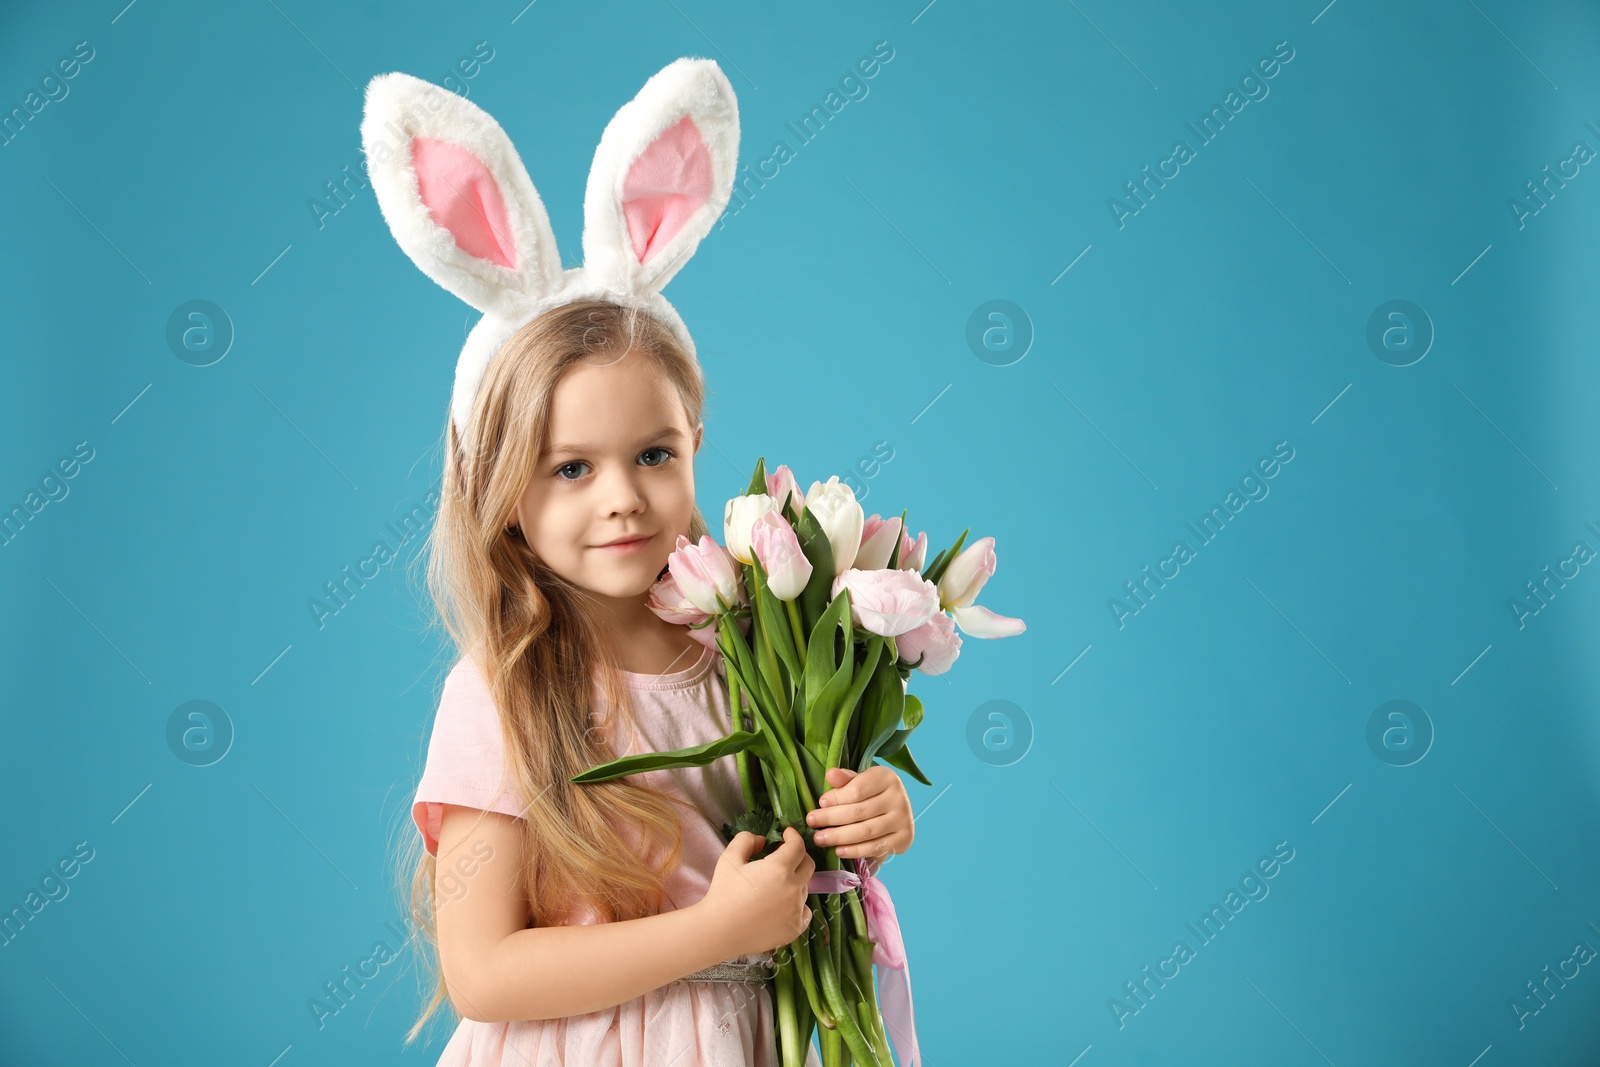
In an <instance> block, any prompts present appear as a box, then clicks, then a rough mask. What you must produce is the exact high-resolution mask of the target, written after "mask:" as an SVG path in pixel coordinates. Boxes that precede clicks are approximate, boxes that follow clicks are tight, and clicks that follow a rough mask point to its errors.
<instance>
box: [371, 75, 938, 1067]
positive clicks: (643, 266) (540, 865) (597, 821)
mask: <svg viewBox="0 0 1600 1067" xmlns="http://www.w3.org/2000/svg"><path fill="white" fill-rule="evenodd" d="M362 139H363V144H364V147H365V149H366V152H367V156H368V161H369V174H370V175H371V178H372V185H373V188H374V191H375V192H376V194H377V198H378V202H379V206H380V207H381V209H382V211H383V214H384V218H385V220H386V221H387V222H388V223H389V226H390V229H391V231H392V232H393V233H394V235H395V237H396V239H397V241H398V242H399V244H400V245H401V247H402V248H403V249H404V250H405V251H406V252H407V254H408V255H410V256H411V258H412V259H413V261H414V262H416V263H417V265H418V266H419V267H421V268H422V269H423V270H424V272H425V273H427V274H428V275H429V276H430V277H432V278H433V279H434V280H435V281H438V282H439V283H440V284H441V285H443V286H445V287H446V288H448V289H450V290H451V291H452V292H455V293H457V295H460V296H462V297H463V299H466V300H468V301H469V302H470V303H472V304H473V305H474V306H476V307H479V308H481V309H482V310H483V312H484V315H483V318H482V319H481V320H480V321H479V323H478V325H477V326H476V327H475V328H474V329H473V331H472V334H471V335H470V336H469V338H468V340H467V344H466V347H465V348H464V349H463V351H462V354H461V357H460V359H459V360H458V362H457V367H456V379H455V387H454V392H453V395H452V401H451V417H450V420H449V423H448V426H447V429H446V440H445V451H444V464H443V484H442V487H441V494H440V505H439V510H438V513H437V515H436V517H435V524H434V529H433V532H432V534H431V537H430V541H429V556H428V583H429V586H430V590H431V591H432V593H433V596H434V598H435V601H436V603H437V605H438V607H439V615H440V619H441V620H442V622H443V624H444V626H445V628H446V629H447V630H448V632H449V635H450V637H451V638H452V639H453V641H454V642H455V645H456V647H457V648H458V649H459V650H461V653H462V655H461V657H460V659H459V661H458V662H457V663H456V664H455V665H454V667H453V669H452V670H451V671H450V672H449V675H448V677H447V678H446V680H445V682H444V686H443V691H442V693H441V696H440V700H439V707H438V712H437V715H436V717H435V721H434V726H433V732H432V736H431V739H430V741H429V744H428V753H427V760H426V764H425V766H424V769H423V773H422V777H421V781H420V783H419V784H418V787H417V791H416V796H415V800H414V804H413V806H412V816H413V819H414V820H415V822H416V825H417V829H418V831H419V836H418V838H416V839H413V840H412V842H411V848H412V855H413V858H414V866H413V870H412V876H411V879H410V901H409V906H410V910H411V912H412V915H413V916H414V917H415V918H416V920H417V922H418V924H419V926H420V927H421V928H422V930H423V931H424V932H425V933H426V934H427V936H428V939H429V941H430V942H431V943H433V944H434V945H435V946H436V948H437V953H438V965H439V975H438V979H439V980H438V982H437V983H436V985H435V988H434V992H433V996H432V999H431V1001H430V1003H429V1004H428V1005H427V1006H426V1008H425V1009H424V1011H423V1013H422V1016H421V1018H419V1019H418V1021H417V1023H416V1025H415V1026H414V1027H413V1028H412V1030H411V1032H410V1038H415V1036H416V1035H417V1033H418V1032H420V1030H421V1028H422V1026H423V1024H424V1023H425V1022H426V1020H427V1019H428V1018H429V1017H430V1016H431V1015H432V1014H433V1012H434V1011H436V1010H437V1009H438V1008H439V1006H440V1005H441V1004H442V1003H443V1002H444V1001H445V1000H446V999H448V1000H449V1002H450V1004H451V1006H452V1007H453V1008H454V1009H455V1011H456V1013H457V1014H458V1015H460V1016H461V1017H462V1021H461V1023H460V1025H459V1026H458V1028H457V1029H456V1031H455V1033H454V1035H453V1036H452V1037H451V1039H450V1041H449V1043H448V1045H447V1046H446V1048H445V1051H444V1054H443V1057H442V1058H441V1060H440V1061H439V1062H440V1064H441V1065H444V1067H463V1065H470V1067H487V1065H500V1064H505V1065H516V1067H521V1065H524V1064H525V1065H528V1067H561V1065H566V1067H722V1065H735V1064H753V1065H756V1067H775V1065H774V1062H773V1061H774V1056H773V1050H775V1048H776V1046H777V1041H776V1037H775V1033H774V1029H773V1027H774V1021H773V1014H774V1013H773V1003H772V999H771V996H770V993H769V990H768V987H767V981H768V979H769V978H770V976H771V974H772V963H773V951H774V950H775V949H777V948H779V947H781V946H784V945H787V944H789V943H790V942H791V941H793V940H794V939H795V938H796V937H798V936H800V935H801V934H802V933H804V932H805V931H806V930H807V927H808V924H809V923H810V920H811V910H810V908H809V907H807V904H806V900H807V889H808V883H809V881H810V879H811V875H812V873H813V871H814V870H815V862H814V861H813V859H812V858H811V857H810V855H808V853H807V852H806V849H805V846H804V842H803V839H802V837H801V835H800V834H799V833H798V832H797V831H795V830H794V829H793V828H790V829H787V830H786V831H785V832H784V840H783V844H782V845H781V846H779V847H778V848H777V849H776V850H775V851H774V852H773V853H772V854H771V855H769V856H766V857H764V858H762V859H759V860H757V859H753V857H754V856H755V855H756V854H757V853H758V852H759V851H760V850H761V848H762V847H763V845H764V842H763V840H762V839H761V838H758V837H757V836H756V835H754V834H749V833H742V834H740V835H738V836H737V837H736V838H735V839H734V840H733V841H732V842H731V843H725V842H724V840H723V837H722V833H721V829H720V828H721V826H722V824H723V823H725V822H732V821H733V819H734V817H735V816H736V815H737V814H739V812H740V811H742V810H743V807H744V804H743V799H742V794H741V790H740V786H739V779H738V772H737V766H736V763H735V761H734V758H733V756H731V755H729V756H725V757H723V758H722V759H719V760H717V761H716V762H714V763H712V764H710V765H709V766H707V767H704V768H684V769H664V770H658V771H652V772H648V773H645V774H637V775H632V776H628V777H624V778H618V779H613V780H611V781H608V782H602V783H596V784H587V785H574V784H573V783H572V782H571V781H570V779H571V777H572V776H573V775H575V774H577V773H578V772H579V771H582V770H584V769H586V768H588V767H591V766H594V765H595V764H598V763H603V762H606V761H608V760H610V759H613V758H615V757H617V756H623V755H629V754H632V753H636V752H645V751H662V750H669V749H677V748H684V747H687V746H690V745H696V744H701V743H704V742H707V741H711V740H714V739H716V738H719V737H722V736H724V735H726V734H727V733H728V732H729V731H730V730H731V728H732V725H731V718H730V714H729V706H728V689H727V684H726V679H725V677H724V675H723V665H722V659H721V655H720V653H718V652H716V651H714V649H713V648H712V647H710V646H709V645H707V644H702V643H700V642H699V641H698V640H697V639H696V636H694V635H693V634H692V631H690V630H689V629H687V628H685V627H683V626H680V625H675V624H671V623H668V622H666V621H664V620H663V619H661V618H660V617H658V616H657V615H655V614H654V613H653V612H652V611H651V610H650V609H649V605H648V597H649V593H650V589H651V587H652V585H653V584H654V583H655V582H656V581H658V580H659V579H660V578H661V577H663V576H664V575H665V574H666V562H667V557H668V555H669V554H670V553H671V552H672V551H673V550H674V548H675V546H676V543H677V540H678V538H679V537H680V536H684V537H688V538H689V539H690V540H693V541H698V539H699V538H700V537H701V536H702V535H704V534H706V533H707V532H708V530H707V526H706V523H705V521H704V519H703V518H702V517H701V515H700V513H699V511H698V509H697V508H696V506H695V483H694V469H693V458H694V455H695V454H696V452H697V451H698V450H699V447H700V443H701V440H702V436H703V433H704V427H703V424H702V422H701V410H702V404H703V400H704V395H705V384H704V379H703V376H702V372H701V368H700V365H699V363H698V362H697V361H696V358H695V352H694V346H693V341H692V339H691V338H690V337H689V335H688V332H687V330H686V329H685V328H684V326H683V323H682V320H681V319H680V318H679V317H678V316H677V313H676V312H675V311H674V310H673V309H672V307H671V305H670V304H668V303H667V302H666V300H665V299H664V298H663V297H662V296H661V294H660V292H659V290H660V288H661V286H662V285H664V284H665V283H666V281H667V279H669V278H670V277H671V276H672V275H673V274H674V273H675V272H676V270H677V269H678V268H679V267H681V266H682V264H683V263H684V261H685V260H687V259H688V257H689V256H690V255H691V254H692V253H693V251H694V249H695V247H696V245H697V244H698V242H699V240H700V239H701V238H702V237H703V236H704V235H705V234H706V232H708V231H709V229H710V227H711V225H712V224H713V223H714V222H715V220H716V218H717V216H718V215H719V214H720V213H721V211H722V208H723V207H724V206H725V205H726V204H727V201H728V196H729V192H730V190H731V187H732V180H733V173H734V168H735V166H736V163H737V143H738V125H737V110H736V108H735V107H734V105H733V94H732V89H731V87H729V86H728V84H727V79H726V78H725V77H723V75H722V73H721V71H720V70H718V69H717V67H716V64H714V63H712V62H710V61H709V60H690V59H680V60H678V61H676V62H675V63H673V64H671V65H669V66H668V67H667V68H666V69H664V70H662V71H661V72H659V73H658V74H657V75H655V76H654V77H652V78H651V79H650V81H649V82H647V83H646V85H645V87H644V88H643V89H642V90H641V91H640V93H639V95H638V96H637V97H635V99H634V100H633V101H632V102H630V103H629V104H628V105H626V106H625V107H624V108H622V109H621V110H620V111H619V112H618V113H617V115H616V117H615V118H614V119H613V120H612V122H611V123H610V125H608V126H607V128H606V131H605V134H604V135H603V136H602V138H601V143H600V146H599V148H598V149H597V151H596V154H595V161H594V164H593V168H592V170H591V173H590V180H589V184H588V191H587V194H586V199H585V205H584V211H585V225H584V252H585V263H584V265H583V266H581V267H577V268H572V269H570V270H566V271H562V270H561V268H560V259H559V256H558V255H557V254H556V251H555V242H554V237H553V235H552V234H551V233H550V228H549V221H548V219H547V218H546V216H545V213H544V208H543V205H542V204H541V203H540V202H539V199H538V195H537V193H536V192H535V191H534V189H533V186H532V183H531V182H530V181H529V180H528V177H527V174H526V172H525V171H524V170H523V168H522V165H521V162H520V160H519V159H518V158H517V156H516V153H515V151H514V150H513V149H512V148H511V145H510V142H509V140H508V139H507V138H506V137H505V134H504V132H503V131H502V130H501V129H500V127H499V126H498V125H497V124H496V123H495V122H494V120H493V119H491V118H490V117H489V116H488V115H487V114H485V113H484V112H483V111H481V110H480V109H479V108H478V107H477V106H476V105H474V104H472V103H470V102H469V101H467V100H465V99H462V98H461V97H458V96H456V95H455V94H453V93H449V92H447V91H445V90H442V89H440V88H439V87H437V86H432V85H429V84H428V83H426V82H423V81H420V80H419V79H415V78H411V77H410V76H408V75H403V74H385V75H380V76H379V77H378V78H375V79H374V80H373V82H372V83H371V84H370V85H369V86H368V89H367V102H366V115H365V117H364V119H363V122H362ZM395 142H397V143H395ZM875 772H879V773H875ZM828 783H829V785H830V786H833V787H835V788H834V789H833V790H832V791H831V792H830V793H829V794H827V797H828V800H824V801H821V802H820V803H821V804H823V805H825V806H824V807H819V808H818V809H817V810H816V811H814V812H812V813H810V815H809V816H808V822H809V824H810V825H812V826H814V827H824V826H825V827H827V828H828V829H827V831H826V834H828V835H831V840H830V839H828V838H827V837H825V836H823V835H822V834H819V835H818V837H817V840H818V842H819V843H822V844H832V845H837V846H838V852H839V855H841V856H856V857H867V856H881V855H883V854H884V853H885V852H902V851H904V850H905V848H906V847H907V846H908V845H909V844H910V841H911V835H912V827H911V813H910V803H909V800H908V799H907V798H906V796H905V790H904V786H903V785H901V783H900V780H899V778H898V776H897V775H895V774H894V773H893V771H892V770H889V769H888V768H882V767H879V768H873V769H872V770H870V771H868V772H864V773H862V774H860V775H855V774H852V773H851V772H850V771H848V770H843V771H841V770H834V771H830V772H829V775H828ZM830 801H831V802H832V803H830ZM817 1062H818V1060H817V1058H816V1054H815V1052H814V1050H813V1051H811V1052H810V1053H809V1055H808V1058H807V1064H808V1065H809V1067H815V1065H816V1064H817Z"/></svg>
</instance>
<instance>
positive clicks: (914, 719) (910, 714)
mask: <svg viewBox="0 0 1600 1067" xmlns="http://www.w3.org/2000/svg"><path fill="white" fill-rule="evenodd" d="M903 714H904V715H905V720H906V729H907V730H915V729H916V728H917V724H918V723H920V722H921V721H922V701H920V700H918V699H917V698H916V697H914V696H912V695H911V694H910V693H907V694H906V710H905V711H904V712H903Z"/></svg>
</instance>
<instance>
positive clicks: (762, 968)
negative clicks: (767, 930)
mask: <svg viewBox="0 0 1600 1067" xmlns="http://www.w3.org/2000/svg"><path fill="white" fill-rule="evenodd" d="M777 973H778V969H777V966H776V965H775V963H774V961H773V956H772V953H770V952H766V953H757V954H755V955H751V956H735V957H734V958H733V959H731V960H723V961H722V962H721V963H713V964H712V965H711V966H709V967H702V968H701V969H700V970H698V971H695V972H694V973H693V974H686V975H684V976H683V977H682V978H680V979H678V981H680V982H770V981H771V980H772V979H773V978H774V977H775V976H776V975H777Z"/></svg>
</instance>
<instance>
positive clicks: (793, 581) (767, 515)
mask: <svg viewBox="0 0 1600 1067" xmlns="http://www.w3.org/2000/svg"><path fill="white" fill-rule="evenodd" d="M750 545H751V548H752V549H753V550H754V551H755V554H756V559H758V560H760V561H761V569H762V570H764V571H766V572H767V587H768V588H770V589H771V590H772V595H773V596H775V597H777V598H778V599H779V600H793V599H794V598H795V597H797V596H799V595H800V591H801V590H802V589H804V588H805V587H806V583H807V582H809V581H810V580H811V561H810V560H809V559H806V554H805V553H804V552H803V551H801V549H800V538H798V537H796V536H795V532H794V527H792V526H790V525H789V520H787V519H785V518H784V517H783V516H782V515H780V514H778V513H777V512H776V511H768V512H764V513H762V515H761V517H760V518H759V519H757V520H756V522H755V525H754V526H752V527H751V528H750Z"/></svg>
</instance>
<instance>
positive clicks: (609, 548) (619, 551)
mask: <svg viewBox="0 0 1600 1067" xmlns="http://www.w3.org/2000/svg"><path fill="white" fill-rule="evenodd" d="M654 539H655V534H648V535H646V536H644V537H638V538H635V539H634V540H632V541H622V542H619V543H617V544H614V545H595V546H594V547H595V548H597V549H599V550H600V551H601V552H610V553H612V554H614V555H618V556H626V555H631V554H632V553H634V552H638V551H639V550H640V549H642V548H644V547H645V546H646V545H648V544H649V543H650V542H651V541H653V540H654Z"/></svg>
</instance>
